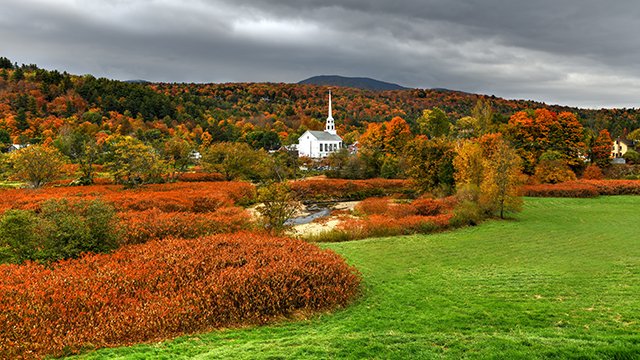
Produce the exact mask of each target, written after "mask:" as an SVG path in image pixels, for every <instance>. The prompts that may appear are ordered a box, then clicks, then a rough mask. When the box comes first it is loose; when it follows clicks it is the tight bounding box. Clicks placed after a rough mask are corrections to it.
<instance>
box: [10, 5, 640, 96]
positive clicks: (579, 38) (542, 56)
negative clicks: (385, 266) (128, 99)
mask: <svg viewBox="0 0 640 360" xmlns="http://www.w3.org/2000/svg"><path fill="white" fill-rule="evenodd" d="M639 19H640V2H638V1H637V0H610V1H603V0H570V1H569V0H528V1H526V0H482V1H480V0H406V1H402V0H343V1H336V0H325V1H316V0H234V1H233V0H188V1H187V0H185V1H178V0H103V1H98V0H2V3H1V4H0V56H6V57H9V58H10V59H12V60H14V61H17V62H18V63H36V64H38V65H39V66H41V67H44V68H47V69H59V70H61V71H62V70H66V71H68V72H70V73H74V74H93V75H96V76H105V77H109V78H114V79H121V80H127V79H145V80H150V81H167V82H229V81H256V82H260V81H271V82H297V81H299V80H302V79H305V78H307V77H310V76H313V75H332V74H337V75H344V76H367V77H373V78H376V79H380V80H384V81H390V82H395V83H399V84H401V85H404V86H409V87H420V88H432V87H443V88H449V89H455V90H463V91H468V92H474V93H482V94H490V95H491V94H493V95H496V96H501V97H506V98H518V99H533V100H538V101H545V102H547V103H558V104H564V105H573V106H581V107H595V108H600V107H640V66H639V65H640V20H639Z"/></svg>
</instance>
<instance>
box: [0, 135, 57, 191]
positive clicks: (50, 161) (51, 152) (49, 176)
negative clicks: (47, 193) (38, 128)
mask: <svg viewBox="0 0 640 360" xmlns="http://www.w3.org/2000/svg"><path fill="white" fill-rule="evenodd" d="M9 161H10V164H11V170H10V172H11V173H12V174H13V176H14V177H16V178H17V179H19V180H21V181H25V182H27V183H28V184H29V186H31V187H33V188H39V187H41V186H43V185H45V184H46V183H48V182H50V181H51V180H54V179H55V178H57V177H58V176H60V173H61V171H62V166H63V165H64V164H65V162H66V161H65V158H64V156H63V155H62V154H61V153H60V151H58V149H56V148H54V147H50V146H43V145H32V146H27V147H26V148H23V149H20V150H18V151H16V152H13V153H11V156H10V157H9Z"/></svg>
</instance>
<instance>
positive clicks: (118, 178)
mask: <svg viewBox="0 0 640 360" xmlns="http://www.w3.org/2000/svg"><path fill="white" fill-rule="evenodd" d="M106 147H107V151H106V154H105V155H106V159H107V162H106V164H105V165H106V167H107V169H108V170H109V172H110V173H111V175H112V176H113V178H114V180H115V182H116V183H118V184H124V185H126V186H136V185H140V184H145V183H153V182H161V181H162V180H163V177H162V176H163V175H164V171H165V167H164V163H163V161H162V160H161V159H160V156H158V153H157V152H156V150H155V149H154V148H153V147H151V146H149V145H145V144H144V143H143V142H141V141H140V140H138V139H135V138H133V137H130V136H120V135H116V136H113V137H111V138H110V139H109V140H108V141H107V145H106Z"/></svg>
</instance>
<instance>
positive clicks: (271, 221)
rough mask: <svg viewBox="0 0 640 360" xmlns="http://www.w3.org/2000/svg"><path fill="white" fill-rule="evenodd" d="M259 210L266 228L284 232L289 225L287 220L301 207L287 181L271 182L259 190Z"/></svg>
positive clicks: (276, 232) (273, 231)
mask: <svg viewBox="0 0 640 360" xmlns="http://www.w3.org/2000/svg"><path fill="white" fill-rule="evenodd" d="M258 202H260V205H259V206H258V207H257V210H258V212H259V213H260V215H262V223H263V226H264V227H265V229H267V230H268V231H270V232H272V233H275V234H282V233H283V232H284V231H285V230H286V229H287V228H288V226H287V225H286V221H287V220H289V219H290V218H292V217H293V215H294V214H295V213H296V211H297V210H298V209H299V208H300V206H299V205H300V203H299V202H298V201H297V200H296V199H295V196H294V195H293V192H292V191H291V189H289V186H288V185H287V184H285V183H271V184H269V185H267V186H263V187H262V188H260V189H259V190H258Z"/></svg>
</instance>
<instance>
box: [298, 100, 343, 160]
mask: <svg viewBox="0 0 640 360" xmlns="http://www.w3.org/2000/svg"><path fill="white" fill-rule="evenodd" d="M341 148H342V138H341V137H340V136H338V134H337V133H336V124H335V122H334V121H333V116H332V115H331V92H329V116H328V117H327V123H326V125H325V127H324V131H314V130H307V131H305V133H304V134H302V136H300V138H298V155H299V156H301V157H302V156H308V157H310V158H314V159H320V158H323V157H327V156H329V154H331V153H334V152H336V151H338V150H340V149H341Z"/></svg>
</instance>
